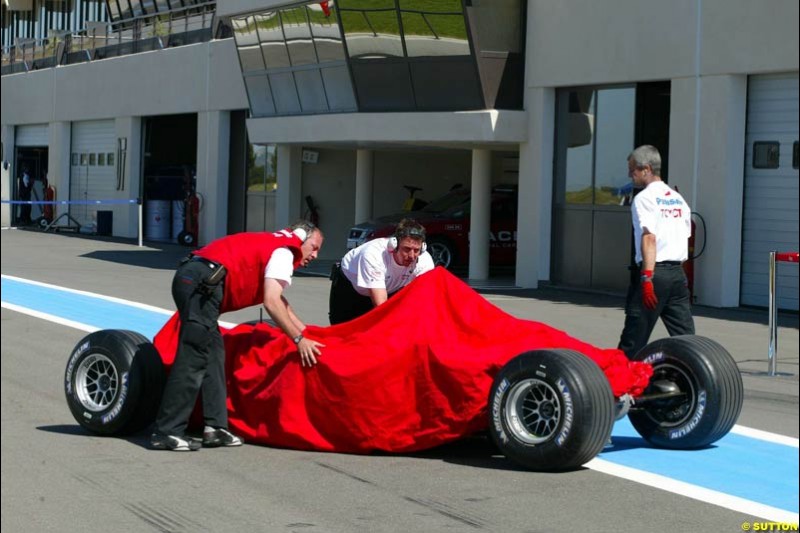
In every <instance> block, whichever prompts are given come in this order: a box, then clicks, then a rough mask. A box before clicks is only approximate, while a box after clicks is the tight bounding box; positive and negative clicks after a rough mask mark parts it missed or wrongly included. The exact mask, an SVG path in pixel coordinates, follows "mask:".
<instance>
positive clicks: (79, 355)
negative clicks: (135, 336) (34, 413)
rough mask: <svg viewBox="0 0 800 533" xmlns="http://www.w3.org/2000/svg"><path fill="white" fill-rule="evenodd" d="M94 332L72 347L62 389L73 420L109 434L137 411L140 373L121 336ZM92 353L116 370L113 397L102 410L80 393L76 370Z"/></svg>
mask: <svg viewBox="0 0 800 533" xmlns="http://www.w3.org/2000/svg"><path fill="white" fill-rule="evenodd" d="M103 333H104V332H102V331H101V332H97V333H94V334H92V335H89V336H87V337H86V338H84V339H83V340H82V341H81V342H79V343H78V345H77V346H76V347H75V348H74V349H73V351H72V354H71V355H70V357H69V360H68V362H67V367H66V370H65V374H64V391H65V394H66V398H67V405H68V406H69V409H70V411H71V412H72V415H73V416H74V417H75V420H76V421H78V423H79V424H80V425H81V426H83V427H84V428H86V429H88V430H89V431H92V432H95V433H99V434H104V435H109V434H114V433H118V432H121V431H122V430H123V429H124V428H125V426H126V425H127V423H128V422H129V420H130V419H131V417H132V416H133V415H134V413H135V412H136V408H137V404H138V400H139V397H140V395H141V385H142V376H141V369H139V368H138V365H133V364H132V363H133V353H131V351H130V350H128V349H126V346H125V345H124V344H123V343H122V342H120V339H116V338H114V336H113V335H108V334H106V335H103ZM95 354H98V355H102V356H104V357H105V358H107V359H108V360H109V361H110V362H111V364H112V366H113V367H114V370H115V372H116V374H117V380H118V386H117V390H116V392H115V394H114V397H113V399H112V400H111V401H110V402H109V404H108V405H107V406H105V407H104V408H103V409H101V410H92V409H91V408H90V407H88V406H86V405H84V403H83V402H82V401H81V398H80V395H79V388H80V387H83V385H82V384H80V383H78V382H77V380H78V379H79V378H78V376H77V373H78V370H79V368H80V367H81V365H82V364H83V363H84V361H86V359H87V358H89V357H92V356H94V355H95Z"/></svg>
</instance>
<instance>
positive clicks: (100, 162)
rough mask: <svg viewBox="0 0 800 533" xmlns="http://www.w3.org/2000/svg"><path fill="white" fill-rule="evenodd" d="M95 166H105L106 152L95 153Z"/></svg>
mask: <svg viewBox="0 0 800 533" xmlns="http://www.w3.org/2000/svg"><path fill="white" fill-rule="evenodd" d="M97 166H98V167H104V166H106V154H97Z"/></svg>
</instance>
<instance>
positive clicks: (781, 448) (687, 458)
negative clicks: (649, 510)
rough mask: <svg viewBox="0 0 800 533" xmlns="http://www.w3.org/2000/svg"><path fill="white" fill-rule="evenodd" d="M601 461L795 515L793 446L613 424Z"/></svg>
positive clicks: (20, 300) (46, 306)
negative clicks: (682, 437)
mask: <svg viewBox="0 0 800 533" xmlns="http://www.w3.org/2000/svg"><path fill="white" fill-rule="evenodd" d="M0 293H1V294H2V301H3V302H4V303H10V304H16V305H18V306H21V307H26V308H28V309H32V310H34V311H39V312H43V313H48V314H51V315H55V316H58V317H62V318H65V319H69V320H73V321H76V322H81V323H84V324H88V325H91V326H94V327H97V328H99V329H129V330H133V331H138V332H139V333H141V334H143V335H145V336H146V337H148V338H150V339H152V338H153V336H154V335H155V334H156V333H157V332H158V330H160V329H161V327H162V326H163V325H164V323H165V322H166V321H167V318H168V317H167V316H166V315H163V314H160V313H158V312H155V311H148V310H146V309H141V308H138V307H134V306H130V305H125V304H124V303H119V302H110V301H108V300H104V299H102V298H96V297H92V296H89V295H82V294H75V293H72V292H68V291H63V290H58V289H56V288H48V287H42V286H39V285H33V284H29V283H24V282H20V281H16V280H10V279H7V278H3V279H2V288H1V290H0ZM612 442H613V447H611V448H607V449H606V450H604V451H603V453H601V454H600V457H601V458H602V459H604V460H606V461H609V462H613V463H616V464H619V465H623V466H627V467H631V468H635V469H638V470H643V471H646V472H650V473H654V474H659V475H662V476H665V477H669V478H671V479H675V480H678V481H682V482H685V483H689V484H692V485H696V486H699V487H704V488H707V489H711V490H715V491H718V492H721V493H724V494H729V495H732V496H737V497H740V498H744V499H746V500H750V501H753V502H757V503H760V504H763V505H769V506H772V507H776V508H779V509H783V510H786V511H790V512H793V513H797V512H798V498H797V497H798V478H800V474H799V473H798V451H797V448H793V447H791V446H786V445H783V444H777V443H772V442H767V441H763V440H760V439H754V438H750V437H746V436H742V435H736V434H728V435H727V436H725V437H724V438H722V439H721V440H719V441H718V442H716V443H715V444H714V445H713V446H710V447H709V448H707V449H704V450H692V451H679V450H662V449H656V448H651V447H649V446H648V444H647V443H646V442H645V441H644V439H642V438H641V437H640V436H639V434H638V433H637V432H636V430H635V429H634V428H633V426H632V425H631V424H630V422H629V421H628V419H627V418H626V419H624V420H621V421H619V422H617V423H616V424H615V426H614V431H613V439H612Z"/></svg>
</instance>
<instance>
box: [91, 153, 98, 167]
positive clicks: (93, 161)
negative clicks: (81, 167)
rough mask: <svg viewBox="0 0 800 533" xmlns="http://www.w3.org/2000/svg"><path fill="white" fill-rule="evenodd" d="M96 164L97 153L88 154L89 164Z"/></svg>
mask: <svg viewBox="0 0 800 533" xmlns="http://www.w3.org/2000/svg"><path fill="white" fill-rule="evenodd" d="M96 164H97V154H89V166H90V167H93V166H95V165H96Z"/></svg>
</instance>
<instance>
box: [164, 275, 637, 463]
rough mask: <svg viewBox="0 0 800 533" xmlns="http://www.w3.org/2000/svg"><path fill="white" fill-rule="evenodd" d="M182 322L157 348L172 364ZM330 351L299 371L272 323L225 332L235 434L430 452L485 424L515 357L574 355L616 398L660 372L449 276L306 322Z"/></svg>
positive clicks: (291, 443)
mask: <svg viewBox="0 0 800 533" xmlns="http://www.w3.org/2000/svg"><path fill="white" fill-rule="evenodd" d="M177 333H178V318H177V315H175V316H173V317H172V319H170V321H169V322H168V323H167V324H166V325H165V326H164V328H163V329H162V330H161V331H160V332H159V333H158V335H156V338H155V340H154V342H155V345H156V348H158V350H159V352H160V353H161V355H162V358H163V359H164V362H165V364H167V365H168V366H169V365H170V364H171V363H172V360H173V359H174V354H175V349H176V346H177ZM304 334H305V336H306V337H309V338H311V339H314V340H317V341H320V342H322V343H323V344H325V347H324V348H323V351H322V355H321V356H320V357H319V358H318V360H319V363H318V364H317V365H316V366H314V367H313V368H304V367H302V366H301V365H300V358H299V356H298V354H297V351H296V349H295V345H294V344H293V343H292V341H291V340H290V339H289V338H288V337H287V336H286V335H284V334H283V333H282V332H281V331H280V330H279V329H276V328H273V327H271V326H269V325H267V324H257V325H249V324H243V325H240V326H237V327H236V328H233V329H231V330H223V337H224V339H225V349H226V354H227V358H226V369H227V376H228V411H229V414H230V426H231V429H232V430H233V431H234V432H235V433H237V434H240V435H242V436H243V437H244V438H245V439H246V440H247V441H248V442H251V443H262V444H269V445H273V446H282V447H287V448H297V449H303V450H325V451H337V452H356V453H366V452H370V451H373V450H384V451H393V452H410V451H415V450H422V449H426V448H431V447H433V446H437V445H439V444H443V443H445V442H449V441H453V440H455V439H458V438H461V437H464V436H466V435H469V434H472V433H474V432H476V431H480V430H484V429H486V428H487V427H488V414H487V402H488V397H489V390H490V388H491V386H492V379H493V377H494V376H495V375H496V374H497V372H498V371H499V370H500V368H501V367H502V366H503V365H504V364H505V363H506V362H507V361H508V360H510V359H511V358H513V357H514V356H516V355H519V354H521V353H523V352H526V351H529V350H535V349H541V348H568V349H572V350H577V351H579V352H582V353H584V354H586V355H587V356H589V357H590V358H592V359H593V360H594V361H596V362H597V364H598V365H599V366H600V367H601V368H602V369H603V371H604V372H605V374H606V376H607V377H608V379H609V382H610V383H611V389H612V391H613V393H614V395H615V396H620V395H622V394H625V393H630V394H632V395H634V396H636V395H639V394H641V392H642V390H643V389H644V387H646V386H647V383H648V380H649V377H650V375H651V374H652V368H651V367H650V366H649V365H646V364H644V363H634V362H629V361H628V359H627V358H626V357H625V355H624V354H623V353H622V352H621V351H619V350H616V349H607V350H604V349H600V348H595V347H594V346H591V345H589V344H586V343H584V342H581V341H579V340H576V339H574V338H572V337H570V336H569V335H567V334H566V333H564V332H562V331H559V330H557V329H554V328H552V327H550V326H547V325H545V324H542V323H539V322H534V321H531V320H521V319H518V318H515V317H513V316H511V315H509V314H507V313H505V312H504V311H502V310H501V309H499V308H497V307H495V306H494V305H492V304H491V303H489V302H488V301H487V300H486V299H484V298H483V297H482V296H481V295H479V294H478V293H476V292H475V291H474V290H473V289H471V288H470V287H469V286H467V285H466V284H464V283H463V282H462V281H461V280H459V279H458V278H456V277H454V276H453V275H452V274H450V273H449V272H448V271H447V270H445V269H443V268H436V269H435V270H433V271H431V272H429V273H427V274H425V275H423V276H421V277H419V278H417V279H416V280H415V281H414V282H412V283H411V284H409V285H408V286H407V287H405V288H404V289H403V290H401V291H399V292H398V293H397V294H396V295H395V296H393V297H392V298H391V299H389V301H388V302H386V303H385V304H383V305H381V306H380V307H378V308H376V309H374V310H372V311H371V312H370V313H367V314H366V315H364V316H362V317H359V318H357V319H355V320H352V321H350V322H346V323H344V324H339V325H336V326H330V327H320V326H308V329H306V331H305V332H304Z"/></svg>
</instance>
